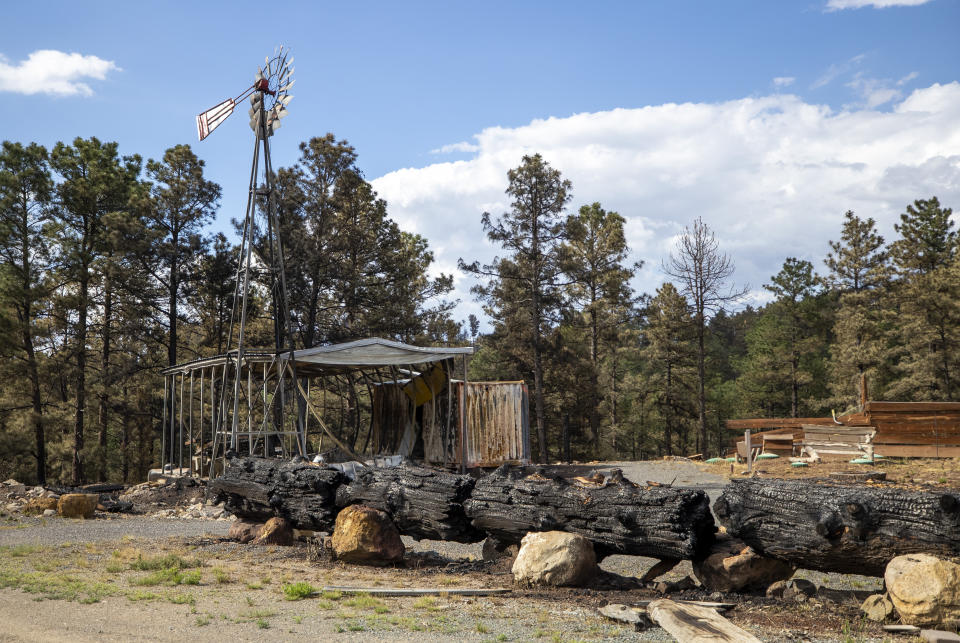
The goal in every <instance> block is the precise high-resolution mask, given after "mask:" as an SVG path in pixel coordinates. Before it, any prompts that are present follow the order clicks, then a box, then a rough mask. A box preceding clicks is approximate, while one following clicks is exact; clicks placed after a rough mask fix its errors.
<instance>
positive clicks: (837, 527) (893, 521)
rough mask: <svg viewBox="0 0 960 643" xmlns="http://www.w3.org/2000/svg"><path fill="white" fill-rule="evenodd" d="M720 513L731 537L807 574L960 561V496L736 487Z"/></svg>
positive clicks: (781, 485) (775, 484)
mask: <svg viewBox="0 0 960 643" xmlns="http://www.w3.org/2000/svg"><path fill="white" fill-rule="evenodd" d="M714 511H715V512H716V514H717V516H718V517H719V518H720V522H721V524H723V525H724V526H725V527H726V528H727V532H728V533H730V535H732V536H734V537H736V538H739V539H740V540H742V541H744V542H745V543H747V544H748V545H750V546H751V547H753V548H754V549H755V550H757V551H758V552H761V553H763V554H764V555H766V556H769V557H772V558H779V559H781V560H785V561H787V562H789V563H792V564H794V565H797V566H798V567H804V568H806V569H816V570H822V571H832V572H841V573H853V574H865V575H869V576H882V575H883V572H884V569H885V568H886V565H887V563H888V562H889V561H890V560H891V559H892V558H894V557H895V556H899V555H901V554H910V553H916V552H927V553H930V554H934V555H938V556H957V555H958V554H960V496H958V495H957V494H955V493H944V492H932V491H911V490H907V489H903V488H898V487H896V486H894V485H890V484H877V485H869V486H867V485H862V484H861V485H844V484H838V483H833V482H829V481H826V480H815V481H811V480H732V481H731V484H730V485H728V486H727V487H726V488H725V489H724V492H723V495H721V496H720V498H719V499H718V500H717V502H716V503H715V505H714Z"/></svg>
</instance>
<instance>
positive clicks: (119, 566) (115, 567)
mask: <svg viewBox="0 0 960 643" xmlns="http://www.w3.org/2000/svg"><path fill="white" fill-rule="evenodd" d="M106 569H107V571H108V572H110V573H111V574H119V573H120V572H123V571H126V569H127V568H126V566H125V565H124V564H123V563H118V562H115V561H110V562H109V563H107V568H106Z"/></svg>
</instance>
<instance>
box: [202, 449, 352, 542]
mask: <svg viewBox="0 0 960 643" xmlns="http://www.w3.org/2000/svg"><path fill="white" fill-rule="evenodd" d="M346 482H347V477H346V476H345V475H343V473H341V472H340V471H338V470H336V469H332V468H329V467H317V466H314V465H312V464H310V463H307V462H299V463H294V462H284V461H281V460H274V459H267V458H253V457H250V458H232V459H231V460H230V462H229V464H228V466H227V469H226V471H224V473H223V475H221V476H220V477H219V478H216V479H214V480H212V481H211V482H210V484H209V485H208V486H207V495H208V497H210V498H212V499H213V500H214V502H223V503H224V506H225V507H226V509H227V510H228V511H230V512H231V513H233V514H234V515H237V516H239V517H241V518H246V519H248V520H257V521H266V520H269V519H270V518H272V517H274V516H280V517H283V518H286V519H287V520H289V521H290V522H291V523H292V524H293V526H294V527H296V528H298V529H312V530H314V531H332V530H333V523H334V520H335V519H336V517H337V511H338V509H337V506H336V501H335V499H336V493H337V488H338V487H340V485H343V484H345V483H346Z"/></svg>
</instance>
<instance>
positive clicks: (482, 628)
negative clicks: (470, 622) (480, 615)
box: [475, 621, 490, 634]
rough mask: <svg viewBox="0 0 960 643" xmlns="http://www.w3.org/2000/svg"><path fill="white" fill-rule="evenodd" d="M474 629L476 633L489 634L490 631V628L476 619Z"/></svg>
mask: <svg viewBox="0 0 960 643" xmlns="http://www.w3.org/2000/svg"><path fill="white" fill-rule="evenodd" d="M475 629H476V630H477V634H489V633H490V628H489V627H487V626H486V625H484V624H483V623H481V622H480V621H477V625H476V628H475Z"/></svg>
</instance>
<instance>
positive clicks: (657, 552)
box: [464, 465, 714, 559]
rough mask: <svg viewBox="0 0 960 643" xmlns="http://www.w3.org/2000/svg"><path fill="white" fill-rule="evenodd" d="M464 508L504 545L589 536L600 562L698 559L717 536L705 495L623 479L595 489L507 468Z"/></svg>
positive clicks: (485, 481)
mask: <svg viewBox="0 0 960 643" xmlns="http://www.w3.org/2000/svg"><path fill="white" fill-rule="evenodd" d="M464 506H465V508H466V513H467V516H469V517H470V519H471V520H472V522H473V526H474V527H475V528H477V529H478V530H481V531H484V532H486V533H488V534H490V535H491V536H493V537H495V538H497V539H498V540H500V541H502V542H506V543H519V542H520V540H521V539H522V538H523V536H524V535H525V534H526V533H527V532H530V531H551V530H560V531H568V532H571V533H575V534H580V535H581V536H584V537H585V538H588V539H590V540H591V541H592V542H593V544H594V548H595V550H596V552H597V556H598V557H601V558H602V557H604V556H607V555H610V554H630V555H636V556H651V557H654V558H660V559H671V558H672V559H676V558H699V557H701V556H704V555H706V553H707V551H708V549H709V547H710V543H711V542H712V540H713V534H714V523H713V516H712V515H711V514H710V501H709V499H708V497H707V494H706V493H704V492H703V491H702V490H699V489H696V490H695V489H682V488H676V487H667V486H663V487H643V486H638V485H635V484H633V483H631V482H630V481H628V480H626V479H624V478H623V477H622V475H613V476H611V478H609V479H608V480H607V481H606V482H605V483H603V484H593V483H591V482H590V481H587V480H584V481H569V480H566V479H563V478H548V477H546V476H544V475H542V472H534V473H533V474H532V475H529V476H524V475H523V472H522V471H520V470H519V469H517V468H511V467H510V466H508V465H504V466H502V467H500V468H499V469H497V470H496V471H494V472H493V473H492V474H490V475H489V476H487V477H485V478H481V479H480V480H478V481H477V483H476V485H475V486H474V488H473V493H472V494H471V495H470V499H469V500H467V501H466V502H465V503H464Z"/></svg>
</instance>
